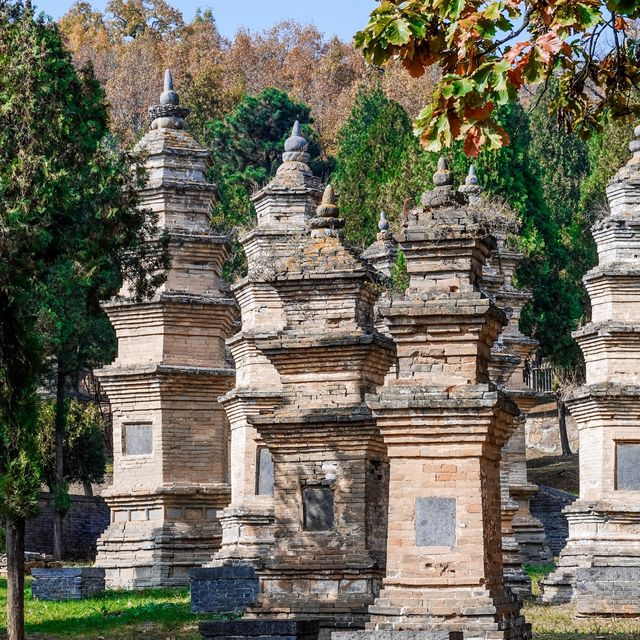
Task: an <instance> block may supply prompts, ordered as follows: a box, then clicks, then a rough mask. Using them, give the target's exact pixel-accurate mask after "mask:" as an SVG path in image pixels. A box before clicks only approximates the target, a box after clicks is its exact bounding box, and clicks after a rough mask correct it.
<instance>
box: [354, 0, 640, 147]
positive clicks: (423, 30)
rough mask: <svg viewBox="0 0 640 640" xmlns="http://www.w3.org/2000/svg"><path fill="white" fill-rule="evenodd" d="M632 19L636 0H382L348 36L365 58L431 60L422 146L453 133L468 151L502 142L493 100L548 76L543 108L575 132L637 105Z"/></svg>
mask: <svg viewBox="0 0 640 640" xmlns="http://www.w3.org/2000/svg"><path fill="white" fill-rule="evenodd" d="M637 18H640V2H637V0H607V1H606V2H605V1H603V0H527V1H526V2H522V1H520V0H501V1H500V0H498V1H495V2H487V1H486V0H426V1H424V0H404V1H402V0H384V1H383V2H381V3H380V6H379V7H377V8H376V9H375V10H374V11H373V12H372V14H371V18H370V20H369V23H368V24H367V26H366V27H365V28H364V30H363V31H360V32H358V33H357V34H356V37H355V43H356V46H357V47H359V48H362V49H363V52H364V55H365V57H366V59H367V60H368V61H369V62H371V63H373V64H375V65H381V64H383V63H384V62H386V61H387V60H389V59H391V58H396V59H399V60H401V62H402V64H403V65H404V66H405V67H406V69H407V70H408V71H409V73H410V74H411V75H412V76H415V77H418V76H421V75H422V74H423V73H424V72H425V70H426V68H427V67H430V66H431V65H435V64H438V65H439V66H440V68H441V70H442V76H441V78H440V80H439V82H438V83H437V85H436V87H435V90H434V92H433V96H432V100H431V103H430V104H428V105H427V106H426V107H425V108H424V109H423V110H422V111H421V112H420V114H419V115H418V117H417V119H416V121H415V129H416V133H417V134H418V135H419V136H420V138H421V141H422V143H423V145H424V146H425V147H426V148H427V149H428V150H430V151H438V150H440V149H441V148H442V147H447V146H450V145H451V144H452V142H453V141H454V140H463V141H464V150H465V152H466V153H467V154H468V155H470V156H477V155H478V153H479V152H480V149H481V148H483V147H488V148H494V149H495V148H499V147H501V146H503V145H505V144H508V142H509V138H508V136H507V134H506V132H505V131H504V130H503V129H502V128H501V127H500V125H499V124H498V122H497V120H496V117H495V116H496V113H495V109H496V106H497V105H500V104H505V103H507V102H509V101H512V100H516V99H517V96H518V91H519V90H520V89H521V88H522V87H523V86H532V85H536V84H539V83H542V82H547V81H548V80H549V79H550V78H551V77H552V76H555V77H556V78H557V82H558V87H559V91H558V93H557V98H556V99H555V100H554V102H553V105H552V108H553V111H554V112H555V113H556V114H557V116H558V118H559V119H560V120H561V122H562V123H563V124H564V125H565V126H566V127H567V128H568V129H571V128H573V129H575V130H576V131H578V132H579V133H581V134H582V135H588V133H589V131H591V130H593V129H596V128H598V127H599V126H600V125H601V123H602V121H603V117H605V116H608V115H611V116H613V117H619V116H625V115H629V114H631V113H636V114H637V113H640V107H639V105H638V100H637V99H636V100H634V93H635V94H637V91H638V90H639V89H640V39H639V38H640V36H639V35H638V27H637V24H634V22H633V21H634V20H635V19H637Z"/></svg>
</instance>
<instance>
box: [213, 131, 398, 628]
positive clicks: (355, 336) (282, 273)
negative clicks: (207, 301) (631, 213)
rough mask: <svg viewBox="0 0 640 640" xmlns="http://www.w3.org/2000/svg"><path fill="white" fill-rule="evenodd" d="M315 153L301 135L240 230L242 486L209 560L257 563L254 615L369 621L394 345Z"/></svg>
mask: <svg viewBox="0 0 640 640" xmlns="http://www.w3.org/2000/svg"><path fill="white" fill-rule="evenodd" d="M297 145H301V146H297ZM308 160H309V158H308V155H307V153H306V142H305V141H304V140H303V139H302V138H301V137H300V136H298V135H297V134H296V133H295V132H294V134H293V135H292V137H291V138H290V139H289V140H288V141H287V143H286V147H285V154H284V156H283V164H282V165H281V167H280V168H279V169H278V172H277V174H276V177H275V178H274V180H273V181H272V182H271V183H269V185H267V186H266V187H265V188H264V189H263V190H262V191H260V192H259V193H258V194H256V195H255V196H254V199H253V200H254V204H255V206H256V211H257V213H258V224H257V227H256V228H255V229H254V230H252V231H251V232H249V233H248V234H246V235H245V236H244V237H243V238H241V242H242V243H243V246H244V248H245V253H246V255H247V259H248V275H247V277H246V278H244V279H243V280H242V281H241V282H240V283H238V284H237V285H235V287H234V293H235V295H236V297H237V299H238V301H239V304H240V308H241V313H242V330H241V332H240V333H239V334H237V335H236V336H234V337H233V338H232V339H230V340H229V346H230V348H231V350H232V353H233V354H234V357H235V361H236V366H237V372H238V373H237V380H236V388H235V389H234V390H233V391H232V392H230V393H229V394H227V395H226V396H225V397H224V398H223V399H222V403H223V404H224V406H225V408H226V410H227V413H228V416H229V420H230V422H231V429H232V431H231V433H232V443H231V451H232V474H233V482H232V486H233V494H232V501H231V504H230V505H229V507H228V508H227V509H226V510H225V513H224V515H223V517H222V522H223V545H222V548H221V550H220V553H219V554H217V555H216V557H215V558H214V560H213V561H212V562H211V563H209V564H210V565H213V566H217V567H224V566H225V564H227V565H228V564H229V563H234V562H237V561H239V560H242V561H244V562H250V563H252V564H253V565H254V566H255V568H256V571H257V573H258V575H259V578H260V595H259V598H258V601H257V603H256V604H255V605H254V606H252V607H250V608H249V614H250V615H251V616H258V617H272V616H276V617H286V618H291V617H296V618H300V617H302V618H321V619H322V620H323V622H322V624H323V626H326V627H338V628H340V627H342V628H345V627H351V626H358V625H359V626H363V625H364V619H365V616H366V610H367V606H368V605H369V604H370V603H372V602H373V599H374V597H375V594H376V593H377V591H378V590H379V586H380V582H381V580H382V576H383V574H384V558H385V538H386V500H387V483H388V464H387V460H386V456H385V451H384V446H383V443H382V439H381V437H380V433H379V430H378V429H377V425H376V423H375V420H374V419H373V418H372V415H371V411H370V409H369V408H368V407H367V406H366V404H365V403H364V402H363V398H364V395H365V394H366V393H367V392H369V391H373V390H374V389H375V387H376V385H378V384H380V383H381V382H382V380H383V378H384V376H385V374H386V373H387V371H388V369H389V366H390V361H391V358H392V355H393V346H392V344H391V341H390V340H389V339H388V338H386V337H384V336H382V335H380V334H379V333H378V332H376V331H375V329H374V326H373V325H374V319H373V310H374V303H375V300H376V297H377V290H376V288H375V287H374V285H373V283H372V281H371V279H370V277H369V272H368V270H367V269H366V267H365V265H364V264H363V263H362V262H360V261H359V260H358V259H357V258H356V257H355V256H353V255H352V254H351V253H350V252H349V251H348V250H347V248H346V247H345V246H344V243H343V241H342V238H341V235H340V229H341V227H342V225H343V224H344V223H343V221H342V220H341V219H340V218H339V215H338V208H337V205H336V204H335V202H334V197H333V194H332V191H331V189H330V188H329V189H327V190H325V192H324V197H323V199H322V202H321V201H320V198H321V196H322V193H323V192H322V189H321V188H320V183H319V181H318V179H317V178H315V177H314V176H313V175H312V173H311V172H310V170H309V167H308V165H307V162H308ZM262 447H267V448H268V450H269V452H270V454H271V456H272V458H273V464H274V469H275V473H274V477H275V483H274V486H273V495H271V496H270V495H256V494H257V489H258V486H259V484H260V483H259V482H258V481H257V477H256V476H257V464H256V462H257V459H258V455H257V454H258V452H259V450H260V449H261V448H262Z"/></svg>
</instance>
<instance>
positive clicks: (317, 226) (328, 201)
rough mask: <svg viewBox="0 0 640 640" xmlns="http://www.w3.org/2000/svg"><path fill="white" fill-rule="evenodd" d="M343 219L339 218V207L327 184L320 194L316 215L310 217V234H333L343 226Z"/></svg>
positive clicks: (331, 189) (316, 235)
mask: <svg viewBox="0 0 640 640" xmlns="http://www.w3.org/2000/svg"><path fill="white" fill-rule="evenodd" d="M344 224H345V221H344V220H341V219H340V209H339V208H338V205H337V204H336V194H335V191H334V190H333V187H332V186H331V185H330V184H328V185H327V186H326V188H325V190H324V193H323V194H322V202H321V204H320V206H319V207H318V208H317V209H316V215H315V217H314V218H311V220H310V221H309V225H310V227H311V235H312V236H313V237H315V238H318V237H322V236H333V235H336V234H337V232H338V231H339V230H340V229H342V227H344Z"/></svg>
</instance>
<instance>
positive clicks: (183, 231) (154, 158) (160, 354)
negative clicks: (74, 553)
mask: <svg viewBox="0 0 640 640" xmlns="http://www.w3.org/2000/svg"><path fill="white" fill-rule="evenodd" d="M151 114H152V118H153V122H152V124H151V129H150V131H149V132H148V133H147V134H146V135H145V136H144V137H143V138H142V140H141V141H140V143H139V144H138V146H137V148H136V153H141V154H144V156H145V166H146V168H147V171H148V180H147V184H146V186H145V187H144V189H142V191H141V193H140V196H141V207H142V208H144V209H147V210H151V211H153V212H154V213H156V214H157V215H158V224H159V225H160V226H161V228H162V229H163V230H166V232H167V233H168V235H169V250H170V253H171V258H172V266H171V269H170V270H169V272H168V275H167V280H166V283H165V284H164V285H163V286H162V287H161V288H160V289H159V290H158V291H157V293H156V295H155V297H154V298H153V299H152V300H149V301H147V302H143V303H137V302H135V301H133V300H132V299H131V297H130V295H129V291H128V287H127V285H126V284H125V286H124V287H123V289H122V291H121V296H120V297H119V298H117V299H114V300H112V301H111V302H109V303H108V304H106V305H105V309H106V311H107V313H108V314H109V318H110V320H111V322H112V323H113V326H114V328H115V330H116V334H117V337H118V358H117V359H116V361H115V362H114V363H113V364H111V365H110V366H108V367H105V368H104V369H103V370H102V371H100V372H99V377H100V382H101V384H102V386H103V387H104V389H105V391H106V393H107V395H108V397H109V400H110V402H111V409H112V414H113V438H114V443H113V451H114V461H113V485H112V486H111V487H110V489H109V490H108V491H107V492H106V493H105V494H103V495H104V496H105V498H106V500H107V502H108V504H109V507H110V509H111V525H110V526H109V528H108V529H107V531H106V532H105V533H104V534H103V535H102V537H101V538H100V540H99V541H98V555H97V559H96V564H97V565H98V566H100V567H104V568H105V569H106V577H107V584H108V585H109V586H111V587H128V588H138V587H152V586H153V587H158V586H176V585H185V584H188V575H189V571H190V569H191V568H192V567H194V566H198V565H200V564H202V563H203V562H205V561H206V560H207V559H208V558H210V557H211V554H212V553H213V551H214V550H215V549H216V548H217V547H218V546H219V545H220V537H221V527H220V522H219V520H218V512H219V510H220V509H222V508H223V507H224V506H225V505H226V504H227V503H228V502H229V493H230V487H229V483H228V446H229V435H228V425H227V420H226V417H225V414H224V410H223V409H222V407H221V406H220V405H219V403H218V396H219V395H221V394H223V393H225V391H227V390H228V389H229V388H230V387H231V386H232V385H233V379H234V371H233V369H232V368H231V366H230V364H229V363H228V362H227V358H226V348H225V338H226V337H227V336H228V335H229V334H230V333H231V330H232V324H233V320H234V317H235V315H236V306H235V303H234V301H233V300H232V299H231V298H230V297H228V294H227V293H225V292H224V291H225V285H224V283H223V281H222V279H221V273H222V266H223V263H224V261H225V259H226V257H227V254H228V251H229V244H228V241H227V238H225V237H222V236H217V235H214V234H213V233H212V232H211V231H210V226H209V210H210V207H211V203H212V200H213V191H214V187H213V185H211V184H209V183H207V182H206V179H205V174H206V171H207V168H208V166H209V162H210V160H209V154H208V152H207V151H206V150H205V149H203V148H202V147H200V145H198V144H197V142H196V141H195V140H194V139H193V138H192V137H191V136H190V135H189V133H188V132H187V131H186V130H185V129H184V126H185V123H184V118H185V117H186V115H187V114H188V111H187V110H186V109H183V108H182V107H180V106H179V100H178V96H177V94H176V93H175V92H174V91H173V82H172V79H171V75H170V74H169V72H167V74H166V77H165V91H164V93H163V94H162V96H161V99H160V105H159V106H157V107H154V108H153V109H151Z"/></svg>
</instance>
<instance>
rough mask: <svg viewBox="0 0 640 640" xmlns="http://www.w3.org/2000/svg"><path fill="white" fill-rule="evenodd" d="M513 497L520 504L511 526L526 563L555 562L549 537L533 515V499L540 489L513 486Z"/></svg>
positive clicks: (531, 486)
mask: <svg viewBox="0 0 640 640" xmlns="http://www.w3.org/2000/svg"><path fill="white" fill-rule="evenodd" d="M509 493H510V495H511V497H512V498H513V499H514V500H515V501H516V502H517V503H518V511H517V513H516V514H515V515H514V516H513V521H512V523H511V526H512V527H513V533H514V535H515V538H516V540H517V541H518V545H519V546H520V554H521V555H522V558H523V560H524V562H526V563H530V564H545V563H550V562H553V554H552V553H551V549H550V548H549V543H548V541H547V535H546V533H545V531H544V527H543V526H542V523H541V522H540V520H538V519H537V518H535V517H534V516H533V515H532V514H531V498H532V497H533V496H535V495H536V494H537V493H538V487H537V486H536V485H535V484H533V483H531V482H527V483H522V484H511V485H510V487H509Z"/></svg>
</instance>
